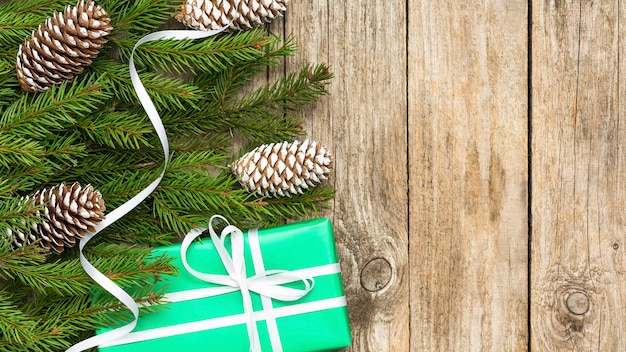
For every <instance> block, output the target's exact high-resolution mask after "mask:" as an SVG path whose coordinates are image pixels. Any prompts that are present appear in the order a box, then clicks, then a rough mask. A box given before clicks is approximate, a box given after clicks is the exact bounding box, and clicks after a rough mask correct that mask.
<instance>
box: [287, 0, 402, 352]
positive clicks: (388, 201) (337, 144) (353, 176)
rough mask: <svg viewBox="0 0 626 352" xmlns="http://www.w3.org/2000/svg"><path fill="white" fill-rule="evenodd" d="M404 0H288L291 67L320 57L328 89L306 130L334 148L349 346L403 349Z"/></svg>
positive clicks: (336, 209)
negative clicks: (293, 51) (295, 48)
mask: <svg viewBox="0 0 626 352" xmlns="http://www.w3.org/2000/svg"><path fill="white" fill-rule="evenodd" d="M405 21H406V14H405V2H403V1H398V0H392V1H382V0H373V1H367V2H365V1H330V0H328V1H313V0H308V1H293V2H290V3H289V11H288V13H287V15H286V20H285V33H286V34H287V35H289V34H293V35H294V36H295V37H296V38H297V42H298V44H299V45H300V46H301V49H302V50H301V52H300V53H299V54H298V55H297V56H296V57H294V58H292V59H290V60H287V67H288V70H290V67H298V66H300V65H302V64H303V63H306V62H326V63H328V64H329V65H330V68H331V71H332V72H334V74H335V78H334V79H333V80H332V83H331V84H330V86H329V89H330V92H331V95H330V96H329V97H327V98H325V99H323V102H321V103H318V104H316V106H315V107H314V108H313V109H307V111H306V113H305V116H306V119H307V123H306V126H307V131H308V135H309V136H311V137H313V138H315V139H318V140H320V141H321V142H322V143H323V144H325V145H326V146H328V147H329V148H330V150H331V151H332V152H333V153H334V155H335V170H336V171H335V174H334V177H333V182H334V185H335V188H336V190H337V192H336V197H335V200H334V203H333V208H332V209H331V210H330V211H329V212H328V213H327V214H326V215H328V216H330V217H331V218H332V220H333V223H334V228H335V232H336V240H337V244H338V247H339V252H340V256H341V264H342V269H343V275H344V284H345V288H346V296H347V298H348V310H349V313H350V319H351V323H352V332H353V345H352V347H350V348H349V349H348V350H350V351H408V350H409V310H408V309H407V307H408V306H409V294H408V272H409V267H408V231H407V224H408V211H407V204H408V199H407V189H408V186H407V151H406V133H407V129H406V118H407V108H406V79H407V76H406V54H405V53H406V41H405V40H404V38H406V31H405V29H406V25H405V23H406V22H405Z"/></svg>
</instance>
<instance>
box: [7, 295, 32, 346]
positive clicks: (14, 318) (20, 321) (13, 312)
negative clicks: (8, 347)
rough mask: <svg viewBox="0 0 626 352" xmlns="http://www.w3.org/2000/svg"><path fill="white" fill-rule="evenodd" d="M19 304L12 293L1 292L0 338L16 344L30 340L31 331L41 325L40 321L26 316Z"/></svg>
mask: <svg viewBox="0 0 626 352" xmlns="http://www.w3.org/2000/svg"><path fill="white" fill-rule="evenodd" d="M18 302H19V301H18V300H16V299H15V298H14V295H13V294H11V292H10V291H8V290H6V289H2V290H0V336H2V339H4V340H7V341H9V342H12V343H14V344H19V343H21V342H22V341H24V340H28V339H29V337H30V335H31V331H32V330H34V329H35V328H36V327H37V325H39V324H40V321H39V320H35V319H32V318H31V317H30V316H28V315H27V314H24V312H22V310H21V309H20V307H19V303H18Z"/></svg>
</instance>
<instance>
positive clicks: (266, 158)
mask: <svg viewBox="0 0 626 352" xmlns="http://www.w3.org/2000/svg"><path fill="white" fill-rule="evenodd" d="M332 163H333V162H332V156H331V155H330V153H329V152H328V151H327V150H326V148H324V147H322V146H321V145H319V144H317V142H315V141H311V142H309V140H305V141H304V142H302V143H301V144H300V143H299V142H298V141H294V142H293V143H288V142H283V143H272V144H265V145H262V146H260V147H257V148H255V149H254V150H252V151H251V152H249V153H246V154H244V155H243V156H242V157H241V158H239V159H237V160H236V161H235V162H234V163H232V165H231V166H230V167H231V170H232V171H233V173H234V174H235V176H236V177H237V179H238V180H239V183H241V185H242V186H243V187H244V188H247V189H248V191H250V192H256V193H258V194H259V195H262V196H269V197H282V196H291V194H298V193H300V194H302V193H304V191H306V190H307V189H309V187H314V186H316V185H317V184H319V183H321V182H322V181H324V180H326V179H328V175H329V174H330V169H331V168H332Z"/></svg>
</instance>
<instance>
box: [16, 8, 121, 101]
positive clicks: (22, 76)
mask: <svg viewBox="0 0 626 352" xmlns="http://www.w3.org/2000/svg"><path fill="white" fill-rule="evenodd" d="M110 21H111V19H110V18H109V17H107V13H106V11H104V10H103V9H102V8H101V7H100V6H96V5H94V3H93V1H91V0H88V1H87V3H85V1H84V0H80V1H79V2H78V3H77V4H76V6H74V7H72V6H70V5H68V6H67V7H66V8H65V11H64V12H63V13H60V12H57V11H55V12H54V15H53V16H52V17H49V18H48V19H46V22H45V24H44V25H39V28H38V29H37V30H36V31H33V34H32V36H31V38H27V39H26V41H25V42H24V44H22V45H20V49H19V51H18V53H17V62H16V68H17V78H18V80H19V82H20V86H21V87H22V90H24V91H26V92H41V91H44V90H47V89H49V88H50V87H51V86H52V85H55V84H60V83H62V82H64V81H71V80H72V79H73V78H74V76H76V75H78V74H80V73H82V72H83V69H84V67H85V66H89V65H91V59H93V58H95V57H96V56H98V52H99V49H100V48H102V46H103V45H104V43H106V41H107V40H106V38H105V37H106V36H107V35H109V33H110V32H111V30H112V29H113V28H112V27H111V26H109V22H110Z"/></svg>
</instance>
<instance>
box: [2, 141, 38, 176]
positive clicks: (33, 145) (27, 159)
mask: <svg viewBox="0 0 626 352" xmlns="http://www.w3.org/2000/svg"><path fill="white" fill-rule="evenodd" d="M44 153H45V150H44V146H42V145H41V143H39V142H37V141H34V140H32V139H30V138H25V137H21V136H19V135H18V134H17V133H0V169H2V168H7V169H8V168H10V167H11V166H12V165H26V166H33V165H36V164H37V162H39V160H40V158H41V157H42V156H43V155H44Z"/></svg>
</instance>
